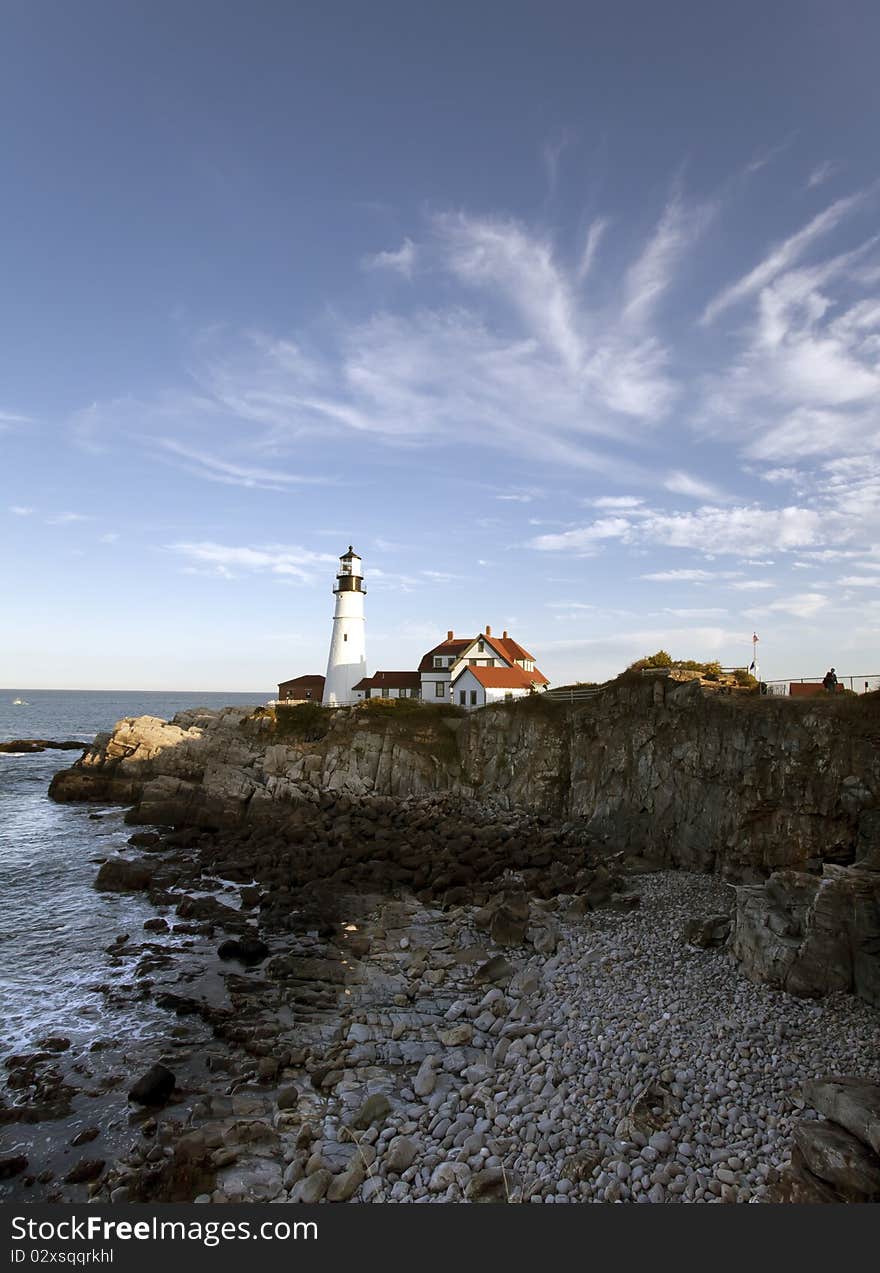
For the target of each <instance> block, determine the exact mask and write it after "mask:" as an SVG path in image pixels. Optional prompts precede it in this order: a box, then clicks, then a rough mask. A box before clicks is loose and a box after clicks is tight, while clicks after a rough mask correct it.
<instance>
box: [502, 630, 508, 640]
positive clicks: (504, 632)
mask: <svg viewBox="0 0 880 1273" xmlns="http://www.w3.org/2000/svg"><path fill="white" fill-rule="evenodd" d="M501 639H502V641H506V640H507V628H505V629H504V631H503V632H502V633H501Z"/></svg>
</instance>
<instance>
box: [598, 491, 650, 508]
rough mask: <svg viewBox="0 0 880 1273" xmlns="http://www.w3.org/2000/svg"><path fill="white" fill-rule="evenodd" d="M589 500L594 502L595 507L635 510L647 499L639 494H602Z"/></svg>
mask: <svg viewBox="0 0 880 1273" xmlns="http://www.w3.org/2000/svg"><path fill="white" fill-rule="evenodd" d="M587 502H588V503H590V504H592V505H593V507H594V508H610V509H620V510H621V511H624V510H626V511H635V510H636V509H638V508H639V507H640V505H642V504H644V502H645V501H644V500H643V499H642V498H641V497H640V496H638V495H600V496H599V498H598V499H591V500H588V501H587Z"/></svg>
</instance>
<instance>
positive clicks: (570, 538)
mask: <svg viewBox="0 0 880 1273" xmlns="http://www.w3.org/2000/svg"><path fill="white" fill-rule="evenodd" d="M630 526H631V523H630V522H628V521H626V520H625V519H624V518H622V517H604V518H600V519H599V520H598V521H595V522H593V524H592V525H591V526H582V527H579V528H578V529H577V530H566V531H562V532H561V533H560V534H556V535H538V537H537V538H536V539H533V540H531V541H530V543H529V547H530V548H537V549H539V550H540V551H542V552H569V551H574V552H577V553H578V554H580V555H581V556H587V555H589V556H592V555H593V554H594V553H595V552H596V551H598V549H597V545H598V544H599V543H601V541H602V540H605V539H620V538H622V537H623V536H624V535H625V534H626V533H627V531H628V530H629V529H630Z"/></svg>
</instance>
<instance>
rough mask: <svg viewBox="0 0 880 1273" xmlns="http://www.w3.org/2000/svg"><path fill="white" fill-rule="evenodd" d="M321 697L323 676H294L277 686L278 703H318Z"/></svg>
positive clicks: (322, 695) (322, 693)
mask: <svg viewBox="0 0 880 1273" xmlns="http://www.w3.org/2000/svg"><path fill="white" fill-rule="evenodd" d="M323 697H324V677H323V676H295V677H294V678H293V680H292V681H282V682H281V683H280V685H279V686H278V702H279V703H320V701H321V699H322V698H323Z"/></svg>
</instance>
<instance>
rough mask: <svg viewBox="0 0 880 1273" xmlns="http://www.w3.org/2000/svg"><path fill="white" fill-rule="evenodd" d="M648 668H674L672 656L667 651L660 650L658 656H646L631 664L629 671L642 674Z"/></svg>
mask: <svg viewBox="0 0 880 1273" xmlns="http://www.w3.org/2000/svg"><path fill="white" fill-rule="evenodd" d="M646 667H672V655H671V654H667V653H666V651H665V650H658V651H657V653H656V654H646V655H645V657H644V658H641V659H636V661H635V663H630V665H629V667H628V668H627V671H628V672H640V671H641V670H642V668H646Z"/></svg>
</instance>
